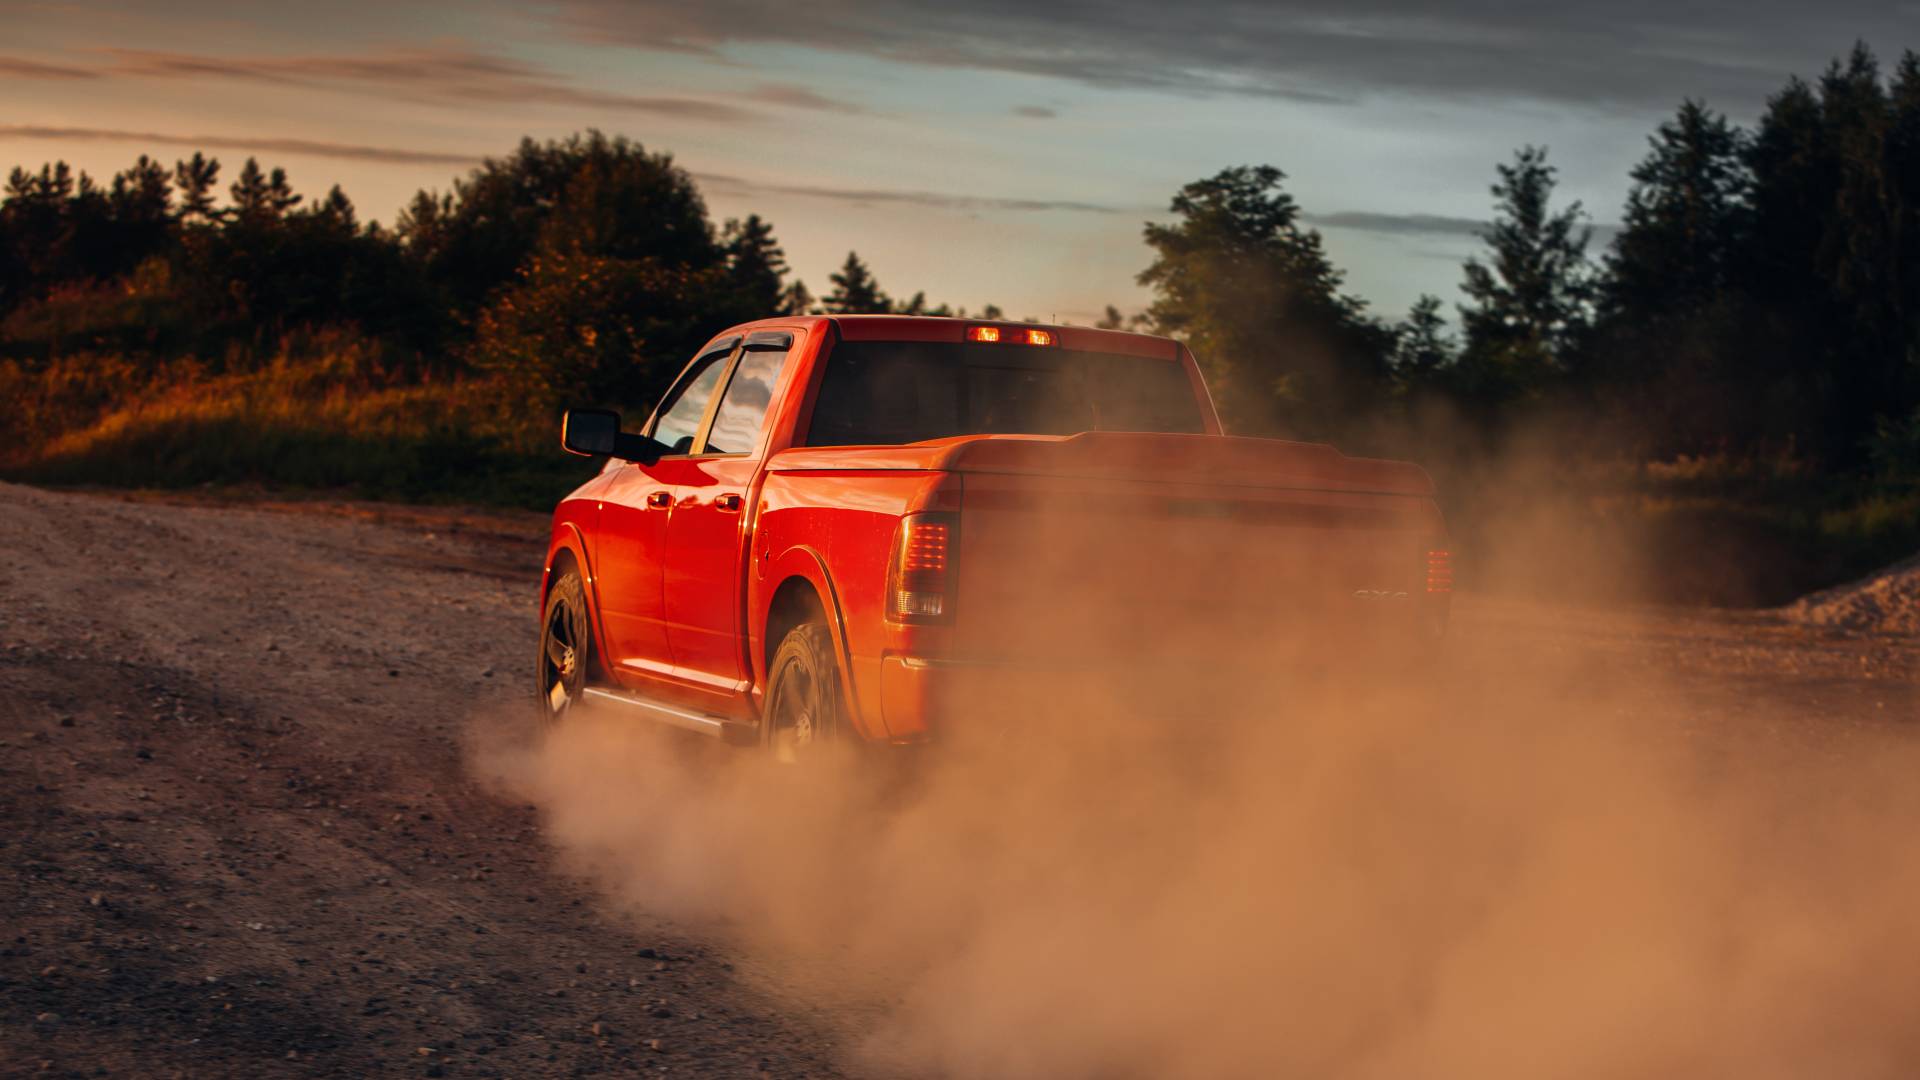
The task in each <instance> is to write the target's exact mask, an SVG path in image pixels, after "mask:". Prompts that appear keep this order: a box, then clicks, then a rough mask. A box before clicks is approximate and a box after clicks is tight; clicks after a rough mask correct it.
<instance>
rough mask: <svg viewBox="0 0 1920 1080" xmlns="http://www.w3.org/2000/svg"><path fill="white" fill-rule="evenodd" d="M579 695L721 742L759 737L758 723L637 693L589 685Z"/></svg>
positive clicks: (737, 741)
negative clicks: (650, 698) (660, 700)
mask: <svg viewBox="0 0 1920 1080" xmlns="http://www.w3.org/2000/svg"><path fill="white" fill-rule="evenodd" d="M580 696H581V697H583V698H596V699H598V700H601V701H610V702H613V703H614V704H616V705H624V706H626V707H627V708H630V709H635V710H638V711H639V712H640V713H641V714H642V715H644V716H646V718H647V719H649V720H658V721H659V722H661V723H663V724H672V725H673V726H674V727H677V728H681V729H683V730H686V731H693V732H698V733H699V734H701V735H711V736H713V737H715V738H719V739H725V740H726V741H727V742H730V743H739V744H745V743H753V742H757V741H758V740H759V737H760V726H759V725H758V724H754V723H751V722H749V721H745V720H730V719H728V718H726V717H723V716H712V715H709V714H707V713H702V712H694V711H692V710H690V709H682V708H678V707H676V706H673V705H662V704H660V703H659V702H657V701H651V700H648V699H647V698H643V697H641V696H640V695H638V694H635V693H632V692H630V691H626V690H610V689H607V688H606V687H601V686H589V687H586V688H584V689H582V690H581V691H580Z"/></svg>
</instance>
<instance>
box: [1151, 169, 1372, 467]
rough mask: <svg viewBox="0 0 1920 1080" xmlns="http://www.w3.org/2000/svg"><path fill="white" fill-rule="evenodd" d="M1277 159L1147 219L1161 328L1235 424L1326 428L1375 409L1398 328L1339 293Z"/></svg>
mask: <svg viewBox="0 0 1920 1080" xmlns="http://www.w3.org/2000/svg"><path fill="white" fill-rule="evenodd" d="M1284 179H1285V174H1284V173H1282V172H1281V171H1280V170H1279V169H1276V168H1274V167H1272V166H1270V165H1262V166H1257V167H1247V166H1241V167H1236V168H1230V169H1225V170H1223V171H1221V172H1219V173H1217V174H1215V175H1214V176H1212V177H1209V178H1207V179H1205V180H1197V181H1195V182H1193V183H1191V184H1188V185H1186V186H1185V187H1183V188H1181V189H1180V191H1179V192H1178V193H1177V194H1176V195H1175V196H1174V197H1173V200H1172V203H1171V204H1170V209H1171V211H1172V212H1173V214H1174V215H1176V218H1177V220H1176V221H1174V222H1173V223H1171V224H1166V225H1161V224H1148V225H1147V226H1146V241H1147V245H1148V246H1149V247H1151V248H1152V249H1153V250H1154V254H1155V258H1154V261H1153V263H1152V265H1150V266H1148V267H1147V269H1145V270H1143V271H1141V273H1140V275H1139V281H1140V283H1141V284H1143V285H1146V286H1148V287H1150V288H1151V289H1153V290H1154V300H1153V303H1152V305H1151V306H1150V307H1149V308H1148V311H1147V314H1148V317H1149V318H1150V320H1151V324H1152V326H1153V328H1154V329H1155V330H1157V331H1158V332H1160V333H1166V334H1173V335H1176V336H1179V337H1180V338H1182V339H1183V340H1185V341H1186V342H1187V344H1188V345H1189V346H1190V347H1191V348H1192V349H1193V351H1194V354H1195V355H1196V357H1198V358H1199V360H1200V362H1201V363H1202V364H1203V365H1204V366H1205V367H1206V369H1207V372H1208V376H1209V380H1210V382H1211V384H1212V386H1213V389H1214V393H1215V397H1216V400H1217V401H1218V402H1219V403H1220V404H1221V406H1222V412H1223V413H1225V414H1226V416H1227V418H1228V420H1229V422H1230V426H1232V427H1233V428H1234V429H1235V430H1237V431H1241V432H1244V433H1250V434H1277V433H1281V432H1289V433H1295V434H1306V435H1322V434H1327V433H1330V432H1332V431H1335V430H1337V429H1338V428H1340V427H1341V426H1342V425H1343V424H1345V423H1346V422H1347V421H1348V420H1350V419H1352V418H1353V417H1355V416H1357V415H1358V414H1359V413H1360V412H1362V411H1363V410H1364V409H1365V408H1366V407H1367V405H1368V400H1369V398H1370V396H1371V392H1372V391H1373V390H1375V389H1377V388H1378V386H1379V385H1380V383H1381V381H1382V379H1383V378H1384V376H1385V374H1386V368H1387V354H1388V351H1389V349H1390V347H1391V343H1392V342H1391V338H1392V335H1391V334H1390V332H1388V331H1387V330H1386V329H1385V328H1383V327H1381V326H1380V325H1379V324H1378V323H1376V322H1374V321H1373V320H1371V319H1369V318H1367V317H1366V314H1365V304H1364V303H1363V302H1362V301H1360V300H1358V299H1356V298H1353V297H1350V296H1346V295H1344V294H1342V293H1341V292H1340V284H1341V281H1342V277H1341V274H1340V272H1339V271H1338V270H1335V269H1334V267H1333V264H1332V263H1331V262H1330V261H1329V260H1328V258H1327V256H1326V253H1325V251H1324V250H1323V249H1322V247H1321V240H1320V234H1319V233H1318V232H1316V231H1314V230H1311V229H1305V228H1302V227H1301V224H1300V209H1299V207H1298V206H1297V205H1296V204H1295V203H1294V200H1293V198H1292V196H1290V195H1288V194H1287V193H1286V191H1284V190H1283V189H1282V187H1281V182H1282V181H1283V180H1284Z"/></svg>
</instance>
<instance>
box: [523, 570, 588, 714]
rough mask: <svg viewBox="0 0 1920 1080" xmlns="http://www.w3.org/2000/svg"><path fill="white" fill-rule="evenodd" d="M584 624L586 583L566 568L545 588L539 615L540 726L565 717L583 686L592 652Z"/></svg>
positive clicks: (585, 620) (536, 667)
mask: <svg viewBox="0 0 1920 1080" xmlns="http://www.w3.org/2000/svg"><path fill="white" fill-rule="evenodd" d="M587 626H588V624H587V590H586V586H584V585H583V584H581V582H580V575H579V573H578V572H576V571H574V570H572V569H568V570H567V571H566V572H564V573H562V574H561V575H560V578H559V580H557V581H555V582H554V583H553V587H552V588H550V589H548V590H547V609H546V612H545V613H544V615H543V616H542V617H541V619H540V655H539V658H538V660H537V661H536V663H535V674H536V675H537V677H538V682H537V685H536V687H535V694H536V696H537V701H538V703H539V707H540V722H541V724H542V725H543V726H547V727H551V726H553V725H555V724H558V723H559V722H560V721H561V720H562V719H564V718H565V717H566V715H567V712H568V710H570V709H572V708H573V705H574V703H575V702H576V701H578V700H580V692H581V691H582V690H584V689H585V688H586V685H587V660H588V659H589V657H590V656H591V654H592V652H593V633H592V632H591V631H590V630H589V629H588V628H587Z"/></svg>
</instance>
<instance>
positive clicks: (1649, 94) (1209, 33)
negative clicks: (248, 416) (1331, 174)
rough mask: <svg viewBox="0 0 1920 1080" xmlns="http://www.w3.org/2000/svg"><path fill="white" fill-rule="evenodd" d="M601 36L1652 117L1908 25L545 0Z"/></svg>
mask: <svg viewBox="0 0 1920 1080" xmlns="http://www.w3.org/2000/svg"><path fill="white" fill-rule="evenodd" d="M553 10H554V11H555V13H556V14H555V17H556V18H557V19H559V20H560V21H561V22H562V23H563V24H564V25H565V26H566V27H568V28H570V29H571V30H572V31H573V32H574V33H576V34H578V35H581V36H584V37H586V38H589V39H591V40H595V41H600V42H617V43H623V44H627V45H632V46H635V47H640V48H649V49H661V48H671V49H683V50H692V51H705V52H717V51H719V50H722V49H724V48H726V47H728V46H734V45H745V44H766V43H776V44H785V45H801V46H811V47H814V48H818V49H823V50H831V51H836V52H842V53H855V54H861V55H867V56H875V57H882V58H885V59H889V60H895V61H901V62H907V63H921V64H929V65H937V66H943V67H954V68H972V69H979V70H987V71H1007V72H1017V73H1021V74H1026V75H1039V76H1054V77H1059V78H1064V79H1070V80H1073V81H1076V82H1082V83H1087V84H1091V85H1096V86H1107V87H1119V88H1130V89H1158V90H1174V91H1181V92H1188V93H1197V94H1241V95H1255V96H1269V97H1283V98H1290V99H1294V100H1301V101H1312V102H1325V103H1340V102H1351V101H1355V100H1358V99H1359V98H1361V97H1364V96H1372V95H1379V94H1383V93H1385V94H1393V95H1399V96H1401V97H1416V98H1430V97H1435V96H1438V97H1442V98H1446V99H1451V100H1487V99H1493V100H1515V99H1519V100H1533V101H1544V102H1551V103H1554V104H1557V105H1562V106H1564V105H1578V106H1589V107H1595V108H1602V109H1621V108H1629V109H1634V110H1641V109H1648V108H1659V109H1662V110H1664V109H1666V108H1668V107H1670V106H1672V105H1673V104H1675V103H1677V102H1678V101H1679V99H1680V98H1681V97H1683V96H1688V95H1692V96H1701V97H1706V98H1708V99H1709V100H1712V101H1717V102H1721V103H1723V107H1741V106H1746V105H1749V104H1757V103H1758V102H1759V101H1760V100H1761V99H1762V98H1763V97H1764V96H1765V95H1766V94H1768V93H1771V92H1772V91H1774V90H1776V89H1778V88H1779V86H1780V84H1781V83H1782V82H1783V81H1784V79H1785V78H1786V76H1787V75H1788V74H1789V73H1792V72H1796V71H1798V72H1806V71H1812V70H1817V69H1818V68H1820V67H1822V66H1824V65H1825V63H1826V62H1827V60H1828V59H1829V58H1830V57H1832V56H1834V55H1836V54H1838V53H1840V52H1843V51H1844V50H1845V49H1847V48H1848V47H1849V46H1850V45H1851V44H1852V42H1853V40H1854V39H1855V38H1856V37H1861V38H1864V39H1866V40H1868V41H1873V42H1880V43H1883V44H1884V45H1885V46H1886V47H1885V48H1884V49H1883V52H1885V53H1887V54H1888V55H1892V54H1893V51H1894V49H1895V48H1897V47H1898V46H1899V45H1901V44H1903V43H1904V42H1905V41H1907V40H1910V39H1911V38H1912V37H1913V36H1914V32H1915V31H1916V29H1920V17H1917V16H1916V15H1915V13H1914V12H1913V10H1912V9H1911V8H1902V7H1899V6H1895V5H1889V4H1886V3H1884V2H1883V0H1831V2H1829V3H1823V4H1818V5H1809V4H1806V3H1804V2H1803V0H1701V2H1699V3H1690V4H1674V3H1672V2H1670V0H1620V2H1618V3H1608V4H1595V3H1572V2H1567V0H1561V2H1557V3H1537V2H1527V0H1446V2H1441V3H1435V2H1433V0H1274V2H1270V3H1251V2H1248V0H1189V2H1186V3H1181V4H1167V3H1164V2H1163V0H1108V2H1105V3H1102V4H1099V5H1089V4H1084V3H1081V4H1034V3H1030V2H1026V0H889V2H886V3H880V2H878V0H839V2H835V3H828V4H820V5H815V6H814V7H812V8H810V9H809V11H808V17H807V18H806V19H804V20H787V19H768V18H766V17H765V14H764V11H763V9H762V7H761V5H760V4H759V3H757V2H756V0H708V2H705V3H701V4H686V3H682V2H679V0H555V4H554V6H553Z"/></svg>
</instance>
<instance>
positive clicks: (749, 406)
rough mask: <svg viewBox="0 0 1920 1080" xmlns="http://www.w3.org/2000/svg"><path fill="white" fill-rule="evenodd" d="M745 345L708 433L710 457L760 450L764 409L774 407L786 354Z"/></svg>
mask: <svg viewBox="0 0 1920 1080" xmlns="http://www.w3.org/2000/svg"><path fill="white" fill-rule="evenodd" d="M748 344H749V348H748V349H747V351H746V352H744V353H741V354H740V363H739V365H738V366H736V367H735V368H734V369H733V379H732V381H730V382H728V383H727V392H726V393H725V394H724V395H722V396H721V398H720V411H719V412H717V413H715V414H714V416H713V428H712V430H710V431H708V432H707V447H706V452H707V453H709V454H750V453H752V452H753V451H754V450H756V449H758V448H759V446H760V429H761V427H762V426H763V425H765V423H766V421H767V408H768V407H769V406H771V405H772V404H773V389H774V387H775V386H776V385H778V384H779V382H780V369H781V367H782V366H784V365H785V364H786V361H787V350H786V349H784V348H753V347H751V345H752V339H748Z"/></svg>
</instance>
